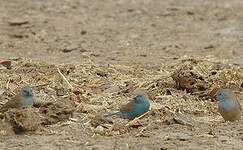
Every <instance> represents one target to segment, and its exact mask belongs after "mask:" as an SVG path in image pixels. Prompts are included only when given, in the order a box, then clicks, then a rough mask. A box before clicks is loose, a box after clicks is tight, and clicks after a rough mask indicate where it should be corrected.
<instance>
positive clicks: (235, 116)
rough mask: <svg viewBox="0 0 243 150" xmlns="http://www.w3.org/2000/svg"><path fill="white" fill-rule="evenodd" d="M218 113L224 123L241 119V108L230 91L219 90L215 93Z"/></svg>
mask: <svg viewBox="0 0 243 150" xmlns="http://www.w3.org/2000/svg"><path fill="white" fill-rule="evenodd" d="M216 100H217V101H218V111H219V113H220V114H221V116H222V117H223V118H224V120H225V121H236V120H240V119H241V112H242V108H241V105H240V102H239V101H238V99H237V98H236V96H235V95H234V93H233V92H232V91H231V90H230V89H219V90H218V91H217V93H216Z"/></svg>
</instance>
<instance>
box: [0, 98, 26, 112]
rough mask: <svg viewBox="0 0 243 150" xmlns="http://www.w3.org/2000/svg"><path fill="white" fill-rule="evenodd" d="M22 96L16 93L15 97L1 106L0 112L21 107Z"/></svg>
mask: <svg viewBox="0 0 243 150" xmlns="http://www.w3.org/2000/svg"><path fill="white" fill-rule="evenodd" d="M21 106H22V104H21V96H20V95H16V96H15V97H13V98H12V99H11V100H9V101H8V102H6V103H5V104H4V105H3V106H2V107H1V108H0V112H2V113H3V112H6V111H7V110H8V109H10V108H19V107H21Z"/></svg>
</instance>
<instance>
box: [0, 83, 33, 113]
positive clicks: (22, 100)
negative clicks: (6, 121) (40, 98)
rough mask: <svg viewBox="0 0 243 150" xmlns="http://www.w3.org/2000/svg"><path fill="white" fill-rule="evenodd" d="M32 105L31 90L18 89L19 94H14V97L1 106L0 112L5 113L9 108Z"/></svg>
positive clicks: (28, 88)
mask: <svg viewBox="0 0 243 150" xmlns="http://www.w3.org/2000/svg"><path fill="white" fill-rule="evenodd" d="M33 103H34V94H33V92H32V89H31V87H29V86H25V87H22V88H21V89H20V91H19V93H18V94H16V95H15V97H13V98H12V99H10V100H9V101H8V102H6V103H5V104H3V106H2V107H1V108H0V112H2V113H3V112H6V111H8V110H9V109H10V108H22V107H28V106H33Z"/></svg>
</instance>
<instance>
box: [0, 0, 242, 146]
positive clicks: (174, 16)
mask: <svg viewBox="0 0 243 150" xmlns="http://www.w3.org/2000/svg"><path fill="white" fill-rule="evenodd" d="M242 18H243V1H242V0H232V1H228V0H214V1H212V0H183V1H182V0H160V1H159V0H157V1H156V0H1V1H0V59H15V58H19V57H20V58H27V59H29V60H32V61H33V62H45V63H46V64H48V65H51V64H65V65H67V64H71V65H82V64H95V65H97V66H107V64H111V65H127V64H130V63H139V64H141V65H142V66H147V65H151V66H160V65H172V64H175V63H178V62H179V61H180V58H182V57H185V55H187V56H188V57H190V58H193V57H195V58H196V57H201V58H208V59H210V60H212V59H213V60H214V61H219V62H224V63H226V64H235V65H238V66H240V67H242V66H243V45H242V44H243V19H242ZM17 64H18V63H17ZM64 68H65V67H64ZM141 68H143V70H146V69H147V70H148V71H149V70H152V69H153V68H146V67H141ZM91 69H92V67H91ZM116 69H117V68H116ZM154 71H155V70H154ZM149 72H153V70H152V71H149ZM13 74H14V73H13ZM16 74H17V73H16ZM135 84H138V83H137V82H136V83H135ZM241 90H242V89H241ZM241 100H242V97H241ZM210 105H213V106H214V105H215V103H210ZM205 114H207V115H208V114H210V113H203V115H205ZM77 115H78V113H77ZM203 115H201V116H203ZM210 115H212V114H210ZM214 115H217V118H220V117H219V115H218V114H217V112H215V114H214ZM212 116H213V115H212ZM212 118H214V117H212ZM219 120H220V119H219ZM221 121H222V120H221ZM242 123H243V122H242V121H240V122H238V123H224V122H223V121H222V122H220V123H217V125H215V126H214V125H213V124H211V125H205V126H204V125H201V124H199V125H198V127H191V126H190V127H188V126H186V125H180V124H173V123H172V124H171V125H159V126H157V127H154V128H150V129H149V131H150V132H149V133H148V135H146V136H135V135H136V134H135V133H134V132H135V131H134V130H132V129H131V130H132V131H130V132H126V134H121V135H120V134H119V136H114V135H111V136H102V135H96V136H93V134H92V133H93V132H91V131H85V129H84V127H83V126H82V122H78V123H77V122H74V123H71V124H69V125H61V126H58V128H56V126H51V127H49V128H48V127H47V128H46V130H47V131H45V132H40V133H39V132H38V133H35V132H34V133H25V134H21V135H15V134H14V135H11V136H7V135H6V136H1V137H0V141H1V142H0V147H1V149H161V150H162V149H190V148H191V149H243V124H242ZM208 126H213V131H211V130H210V129H209V127H208ZM225 128H226V129H225ZM48 130H49V131H48ZM139 130H140V129H138V131H139ZM50 131H52V132H51V133H50ZM136 131H137V129H136ZM129 133H131V134H129ZM172 133H173V134H172Z"/></svg>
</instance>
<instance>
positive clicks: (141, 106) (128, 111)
mask: <svg viewBox="0 0 243 150" xmlns="http://www.w3.org/2000/svg"><path fill="white" fill-rule="evenodd" d="M149 109H150V103H149V99H148V96H147V95H146V94H145V93H144V92H139V93H138V94H137V95H136V96H135V97H134V98H133V99H132V100H131V101H130V102H129V103H127V104H126V105H123V106H121V107H120V110H119V111H118V112H111V113H108V114H105V115H104V116H105V117H108V116H113V115H117V116H120V117H122V118H127V119H129V120H132V119H134V118H137V117H139V116H141V115H143V114H144V113H146V112H148V111H149Z"/></svg>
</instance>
